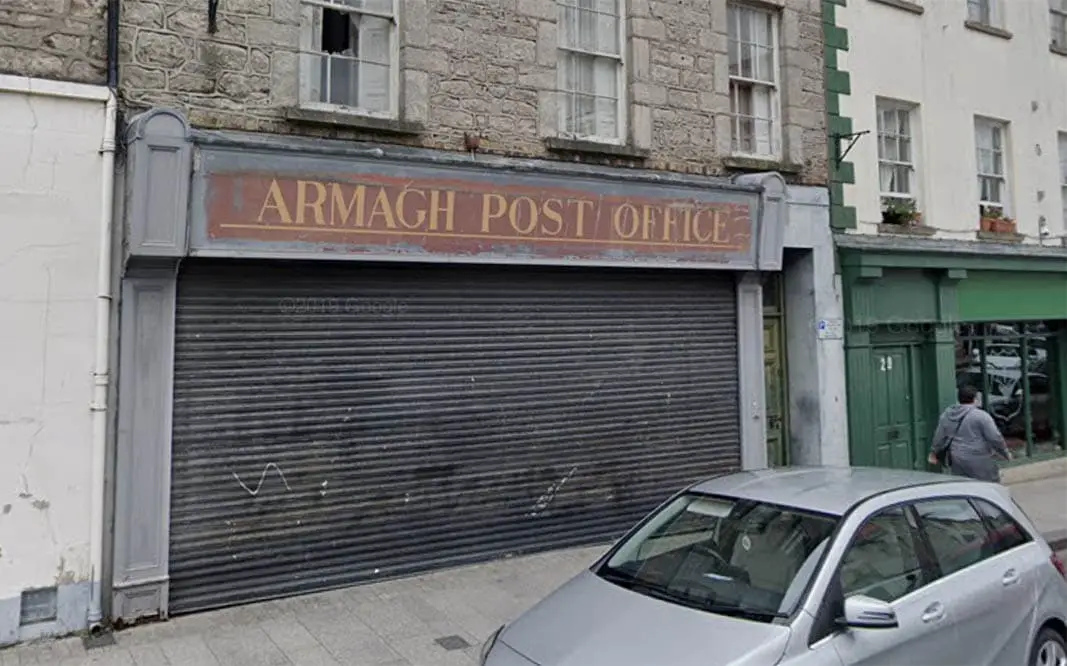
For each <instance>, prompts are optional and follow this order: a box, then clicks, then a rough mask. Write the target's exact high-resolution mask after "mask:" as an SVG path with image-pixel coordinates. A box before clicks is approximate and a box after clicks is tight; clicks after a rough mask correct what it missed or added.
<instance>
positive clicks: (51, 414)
mask: <svg viewBox="0 0 1067 666" xmlns="http://www.w3.org/2000/svg"><path fill="white" fill-rule="evenodd" d="M35 84H36V85H39V86H40V87H42V88H45V89H50V90H52V91H53V93H54V92H57V91H58V92H61V93H63V94H73V95H82V96H89V97H93V96H96V97H99V99H72V98H69V97H68V98H64V97H57V96H55V95H54V94H53V95H41V94H36V93H31V94H26V93H25V88H27V87H30V88H34V87H35ZM104 94H106V93H105V92H103V91H102V89H99V88H96V87H90V86H77V85H71V84H61V83H53V82H34V81H32V80H28V79H25V78H22V77H0V460H2V462H0V645H3V644H5V643H11V642H16V641H18V640H26V639H29V638H33V637H35V636H39V635H42V634H58V633H67V632H69V631H74V630H78V629H81V628H83V627H84V626H85V620H86V607H87V604H88V600H89V581H90V578H91V571H90V553H89V524H90V505H91V502H90V500H91V498H90V460H91V421H90V418H91V417H90V410H89V405H90V400H91V398H92V371H93V358H94V342H95V341H94V335H95V309H94V308H95V300H96V284H97V282H96V278H97V276H96V272H97V259H98V245H99V223H100V210H99V209H100V188H101V182H100V178H101V157H100V154H99V149H100V145H101V132H102V130H103V125H104V101H103V97H102V95H104ZM48 587H56V588H57V590H58V609H57V610H58V617H57V618H56V620H55V621H53V622H45V623H42V624H37V625H29V626H26V627H22V628H20V627H19V605H20V603H19V602H20V596H21V593H22V592H23V591H24V590H26V589H32V588H48Z"/></svg>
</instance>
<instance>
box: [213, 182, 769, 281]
mask: <svg viewBox="0 0 1067 666" xmlns="http://www.w3.org/2000/svg"><path fill="white" fill-rule="evenodd" d="M206 213H207V233H208V238H209V239H210V240H212V241H218V240H226V239H229V240H244V241H264V242H283V243H293V242H295V243H316V244H324V245H331V246H332V245H340V246H344V249H345V250H347V251H351V252H369V251H379V252H380V251H383V250H384V251H393V252H405V251H406V252H410V251H418V252H423V253H427V252H428V253H432V254H445V255H453V256H472V255H484V254H515V253H518V254H523V255H527V256H528V255H531V254H532V255H534V256H537V257H544V258H557V259H560V258H597V257H603V256H611V257H613V258H625V257H626V256H632V257H634V258H641V257H647V256H650V255H651V256H656V257H662V258H666V259H670V260H674V261H678V262H682V263H688V262H700V263H704V262H711V263H715V262H723V261H726V260H729V259H731V258H737V259H739V260H742V261H743V260H744V259H747V258H748V257H749V254H750V249H751V246H752V242H753V240H752V233H753V224H752V216H751V213H750V210H749V206H748V205H747V204H744V203H732V202H731V203H724V202H713V201H705V200H700V199H699V198H690V199H677V198H655V197H647V196H625V195H606V194H591V193H589V192H582V191H571V190H567V189H564V188H547V187H539V186H530V185H506V186H501V185H500V184H498V183H489V182H479V181H473V180H445V179H437V180H431V179H426V180H411V179H403V178H396V177H390V176H378V175H363V174H361V175H359V176H358V177H354V178H353V179H352V180H342V179H336V178H335V179H329V180H325V179H311V178H303V179H301V178H285V177H275V176H271V175H264V174H262V173H254V174H249V173H237V174H234V173H216V174H211V175H210V176H208V187H207V200H206Z"/></svg>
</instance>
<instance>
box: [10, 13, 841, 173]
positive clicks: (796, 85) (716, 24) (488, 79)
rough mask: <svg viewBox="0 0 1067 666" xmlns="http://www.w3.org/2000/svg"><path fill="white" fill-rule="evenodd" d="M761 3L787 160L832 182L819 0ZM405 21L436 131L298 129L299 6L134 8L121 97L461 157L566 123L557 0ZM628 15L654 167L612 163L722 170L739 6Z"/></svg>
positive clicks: (220, 121)
mask: <svg viewBox="0 0 1067 666" xmlns="http://www.w3.org/2000/svg"><path fill="white" fill-rule="evenodd" d="M21 1H25V0H21ZM36 1H42V2H43V1H46V0H36ZM72 1H74V0H72ZM762 4H764V5H766V4H777V5H779V6H781V7H782V29H781V30H782V34H781V43H782V44H783V50H782V71H783V78H784V81H785V82H784V85H783V100H782V104H783V115H784V120H785V123H786V124H785V127H784V131H783V140H784V142H785V153H786V154H785V161H787V162H789V163H792V164H794V165H795V166H796V168H797V170H798V171H797V173H796V174H795V176H794V177H791V180H794V181H796V182H803V183H810V184H823V183H825V182H826V138H825V113H824V108H825V107H824V98H823V92H822V88H823V82H822V72H823V49H822V22H821V0H763V2H762ZM400 11H401V17H402V19H401V72H402V74H401V98H402V106H403V110H404V115H405V118H406V119H408V120H413V121H416V122H420V123H422V124H424V125H425V127H426V130H425V131H424V132H422V133H420V134H418V135H415V136H393V137H389V136H384V135H381V134H375V133H372V132H368V131H366V130H361V129H357V128H351V127H344V126H337V125H328V126H311V125H307V124H297V123H294V122H292V121H289V120H286V117H285V109H287V108H289V107H294V106H295V105H296V103H297V96H298V80H297V76H298V67H297V55H296V51H297V45H298V40H299V19H298V16H299V6H298V0H220V5H219V14H218V31H217V32H216V33H215V34H209V33H208V31H207V2H206V0H204V1H200V2H193V1H192V0H131V1H127V2H125V3H124V10H123V25H122V37H121V46H120V50H121V65H122V70H121V76H122V88H123V96H124V99H125V101H126V103H127V104H128V105H129V106H130V107H132V109H133V110H141V109H145V108H148V107H151V106H156V105H166V106H170V107H174V108H177V109H179V110H181V111H183V112H184V113H186V114H187V115H188V116H189V118H190V121H191V123H192V124H193V125H195V126H198V127H203V128H218V129H239V130H250V131H262V132H272V133H283V134H285V133H299V134H308V135H317V136H329V137H335V138H350V139H373V140H378V141H382V140H386V141H396V142H402V143H407V144H412V145H420V146H425V147H434V148H441V149H446V150H463V149H464V143H463V135H464V134H465V133H472V134H477V135H479V136H481V137H482V139H483V140H482V145H481V148H482V149H483V150H486V151H490V152H494V153H499V154H509V155H524V156H544V155H546V147H545V141H544V139H545V138H546V137H550V136H551V135H552V134H553V133H554V128H555V126H556V121H555V117H556V116H555V84H556V73H555V62H556V40H557V32H556V5H555V2H554V0H401V1H400ZM627 12H628V15H629V21H628V28H629V33H630V49H629V51H628V57H629V58H630V82H629V96H630V106H629V110H630V113H629V124H630V126H631V132H630V134H631V138H632V143H633V144H634V145H635V146H636V147H638V148H643V149H647V150H648V151H650V154H651V157H650V158H649V159H647V160H645V161H644V162H643V163H642V162H638V161H631V160H628V159H625V158H610V159H608V158H604V159H603V160H601V161H609V162H614V163H623V164H635V165H636V164H643V165H644V166H650V167H652V168H657V169H669V170H673V171H684V172H691V173H706V174H719V173H722V172H723V164H722V159H721V157H720V156H722V155H725V154H727V153H728V151H729V147H730V121H729V116H728V115H727V114H728V112H729V94H728V90H729V86H728V76H727V64H728V59H727V51H726V49H727V28H726V15H727V10H726V3H725V2H724V1H723V0H629V1H628V2H627ZM758 166H764V165H758ZM787 177H788V176H787Z"/></svg>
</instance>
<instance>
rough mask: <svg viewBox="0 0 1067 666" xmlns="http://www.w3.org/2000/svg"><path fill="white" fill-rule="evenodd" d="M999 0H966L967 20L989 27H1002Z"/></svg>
mask: <svg viewBox="0 0 1067 666" xmlns="http://www.w3.org/2000/svg"><path fill="white" fill-rule="evenodd" d="M1000 3H1001V0H967V20H968V21H971V22H972V23H978V24H980V25H987V26H989V27H991V28H1002V27H1004V26H1003V25H1001V24H1002V23H1003V21H1004V15H1003V9H1004V8H1003V7H1002V6H1001V4H1000Z"/></svg>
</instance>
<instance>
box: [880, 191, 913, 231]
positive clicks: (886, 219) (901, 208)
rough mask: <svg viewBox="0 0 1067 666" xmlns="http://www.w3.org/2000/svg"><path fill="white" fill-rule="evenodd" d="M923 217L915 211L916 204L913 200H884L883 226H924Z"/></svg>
mask: <svg viewBox="0 0 1067 666" xmlns="http://www.w3.org/2000/svg"><path fill="white" fill-rule="evenodd" d="M922 219H923V215H922V213H920V212H919V211H917V210H915V202H914V201H912V200H911V199H889V198H886V199H883V201H882V224H889V225H896V226H902V227H915V226H921V225H922Z"/></svg>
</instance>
